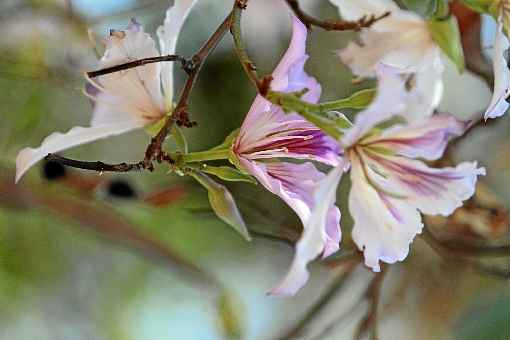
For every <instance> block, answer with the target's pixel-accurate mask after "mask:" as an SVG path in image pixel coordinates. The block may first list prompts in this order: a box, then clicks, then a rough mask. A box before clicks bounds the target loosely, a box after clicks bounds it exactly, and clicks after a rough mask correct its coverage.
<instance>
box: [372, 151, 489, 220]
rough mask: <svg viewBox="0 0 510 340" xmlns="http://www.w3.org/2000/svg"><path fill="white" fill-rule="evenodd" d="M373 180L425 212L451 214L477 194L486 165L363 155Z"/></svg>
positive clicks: (385, 190)
mask: <svg viewBox="0 0 510 340" xmlns="http://www.w3.org/2000/svg"><path fill="white" fill-rule="evenodd" d="M363 159H364V161H365V162H366V164H367V165H368V167H367V173H368V176H370V179H371V181H372V183H375V184H376V185H377V187H379V188H381V189H383V190H384V192H390V193H394V194H395V195H399V196H402V197H403V199H404V200H405V201H406V202H408V204H410V205H412V206H414V207H416V208H418V209H419V210H420V211H421V212H422V213H424V214H430V215H438V214H440V215H443V216H448V215H450V214H452V213H453V212H454V211H455V209H457V208H459V207H460V206H462V203H463V202H464V201H465V200H467V199H469V198H470V197H471V196H473V194H474V192H475V186H476V181H477V178H478V176H480V175H485V169H484V168H478V166H477V164H476V162H473V163H469V162H464V163H461V164H459V165H458V166H457V167H455V168H451V167H448V168H431V167H429V166H427V165H426V164H425V163H423V162H421V161H418V160H413V159H408V158H404V157H398V156H393V157H392V156H379V157H376V156H374V155H373V154H371V155H370V156H367V157H363Z"/></svg>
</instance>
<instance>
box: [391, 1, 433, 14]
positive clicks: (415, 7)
mask: <svg viewBox="0 0 510 340" xmlns="http://www.w3.org/2000/svg"><path fill="white" fill-rule="evenodd" d="M439 1H440V0H400V2H401V3H402V5H404V6H405V7H406V8H407V9H409V10H411V11H413V12H416V13H418V14H420V15H421V16H423V17H425V18H429V17H431V16H433V15H434V14H435V13H436V11H437V9H438V2H439Z"/></svg>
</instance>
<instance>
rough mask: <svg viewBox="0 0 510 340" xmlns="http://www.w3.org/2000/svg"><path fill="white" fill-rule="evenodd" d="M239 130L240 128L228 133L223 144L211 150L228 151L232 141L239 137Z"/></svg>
mask: <svg viewBox="0 0 510 340" xmlns="http://www.w3.org/2000/svg"><path fill="white" fill-rule="evenodd" d="M239 130H240V128H238V129H235V130H234V131H232V132H231V133H229V135H228V136H227V137H226V138H225V140H224V141H223V143H221V144H220V145H218V146H215V147H214V148H212V149H211V150H218V149H230V147H231V146H232V143H233V142H234V139H236V138H237V136H238V135H239Z"/></svg>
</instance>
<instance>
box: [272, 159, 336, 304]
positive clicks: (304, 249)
mask: <svg viewBox="0 0 510 340" xmlns="http://www.w3.org/2000/svg"><path fill="white" fill-rule="evenodd" d="M342 174H343V169H342V167H341V166H338V167H335V168H334V169H333V170H332V171H331V172H330V173H329V174H328V175H327V176H326V177H325V178H324V179H323V180H321V181H320V182H319V183H317V186H316V189H315V190H314V200H315V202H316V204H315V207H314V208H313V210H312V213H311V216H310V218H309V220H308V223H306V224H305V226H304V227H305V228H304V232H303V235H302V236H301V239H300V240H299V241H298V243H297V245H296V254H295V255H294V260H293V261H292V264H291V267H290V269H289V271H288V272H287V274H286V276H285V278H284V279H283V281H282V282H281V283H280V284H278V285H277V286H276V287H275V288H273V289H272V290H271V291H270V294H273V295H279V296H289V295H294V294H296V293H297V291H298V290H299V289H301V287H303V286H304V285H305V283H306V281H308V277H309V273H308V269H307V268H306V267H307V265H308V262H310V261H312V260H313V259H315V258H316V257H317V256H319V255H320V253H323V252H326V251H328V252H329V251H330V249H328V248H327V247H328V241H327V239H328V236H327V235H328V234H327V232H328V229H329V228H330V227H331V226H328V224H329V223H331V225H332V226H334V227H335V228H336V230H338V231H339V230H340V229H339V228H338V225H339V222H340V212H339V210H338V208H336V207H335V206H334V204H335V201H336V189H337V186H338V183H339V182H340V179H341V177H342ZM331 216H333V219H332V218H331ZM331 220H333V221H331ZM332 222H333V223H332Z"/></svg>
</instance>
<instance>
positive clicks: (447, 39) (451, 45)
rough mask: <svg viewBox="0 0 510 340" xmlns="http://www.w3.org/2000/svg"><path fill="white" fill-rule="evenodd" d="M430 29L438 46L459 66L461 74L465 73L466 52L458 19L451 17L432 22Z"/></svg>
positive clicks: (430, 22)
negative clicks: (463, 47)
mask: <svg viewBox="0 0 510 340" xmlns="http://www.w3.org/2000/svg"><path fill="white" fill-rule="evenodd" d="M429 28H430V32H431V34H432V38H433V39H434V41H435V42H436V44H437V45H438V46H439V47H440V48H441V49H442V50H443V52H444V54H446V55H447V56H448V58H450V60H451V61H452V62H453V63H454V64H455V65H456V66H457V69H458V70H459V72H463V71H464V68H465V61H464V51H463V49H462V42H461V37H460V30H459V25H458V23H457V18H455V16H453V15H450V16H449V17H448V18H446V19H438V20H430V21H429Z"/></svg>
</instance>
